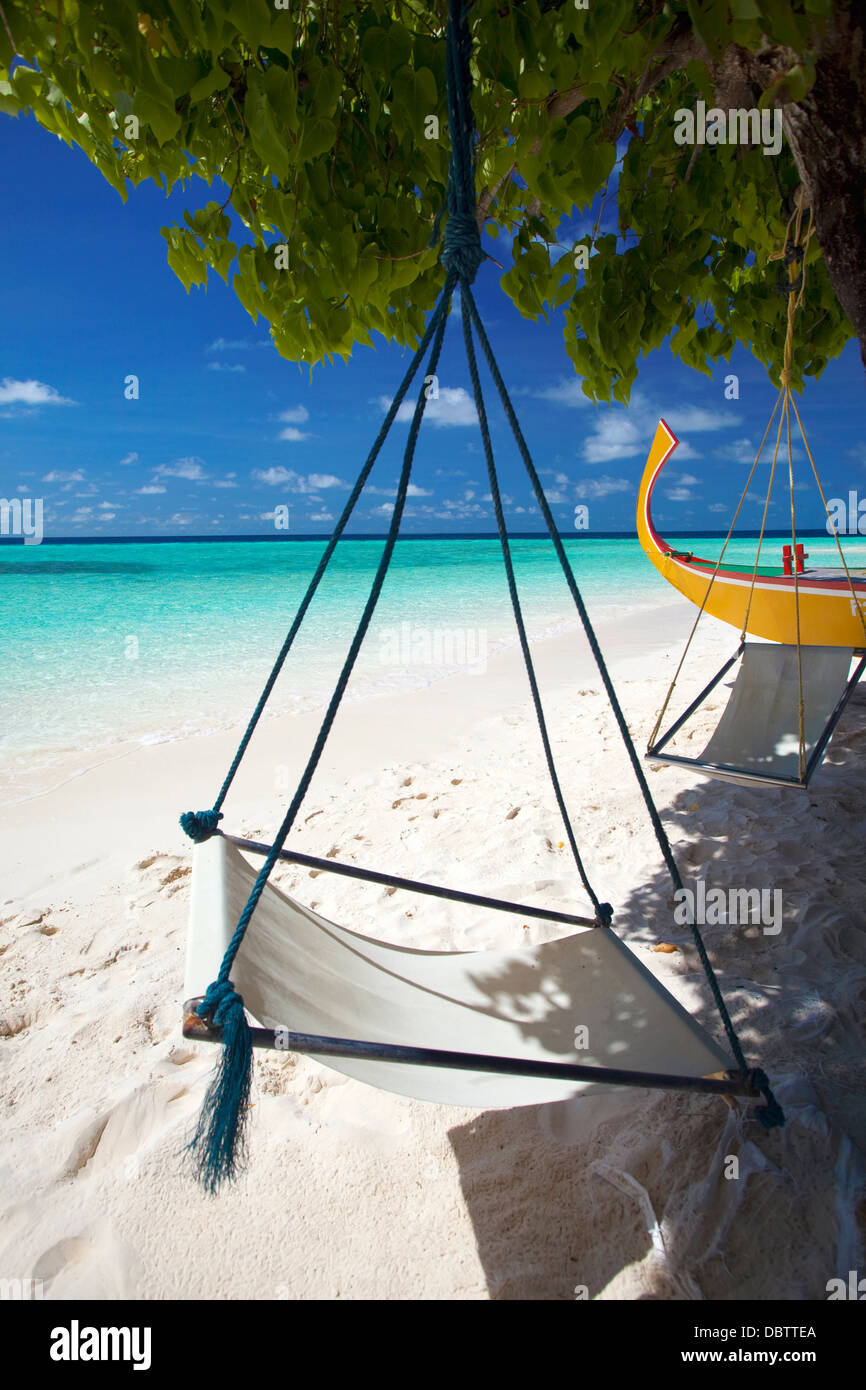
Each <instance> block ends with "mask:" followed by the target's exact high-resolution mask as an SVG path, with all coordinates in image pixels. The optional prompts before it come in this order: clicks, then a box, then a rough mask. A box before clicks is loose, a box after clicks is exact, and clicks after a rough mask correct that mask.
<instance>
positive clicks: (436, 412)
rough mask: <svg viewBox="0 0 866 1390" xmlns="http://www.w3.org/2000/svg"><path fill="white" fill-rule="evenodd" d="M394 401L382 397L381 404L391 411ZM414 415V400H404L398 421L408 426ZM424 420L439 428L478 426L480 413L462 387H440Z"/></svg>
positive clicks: (425, 410) (388, 397)
mask: <svg viewBox="0 0 866 1390" xmlns="http://www.w3.org/2000/svg"><path fill="white" fill-rule="evenodd" d="M392 400H393V397H391V396H380V397H379V404H380V405H381V407H382V409H383V410H385V411H387V410H390V409H391V402H392ZM414 414H415V402H414V400H412V401H410V400H404V401H403V402H402V403H401V405H400V409H399V410H398V411H397V416H396V419H397V421H398V423H399V424H408V423H410V422H411V420H412V418H413V416H414ZM424 420H425V421H428V420H429V421H430V423H431V424H433V425H438V426H448V425H477V424H478V412H477V411H476V409H475V402H474V401H473V399H472V397H471V396H470V395H469V392H468V391H466V390H464V388H463V387H462V386H440V387H439V396H438V398H437V397H434V396H430V397H429V399H428V401H427V404H426V406H425V407H424Z"/></svg>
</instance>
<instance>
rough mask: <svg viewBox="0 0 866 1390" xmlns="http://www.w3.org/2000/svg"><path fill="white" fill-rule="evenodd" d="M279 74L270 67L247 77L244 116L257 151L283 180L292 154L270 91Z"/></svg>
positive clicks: (251, 73) (286, 174) (252, 72)
mask: <svg viewBox="0 0 866 1390" xmlns="http://www.w3.org/2000/svg"><path fill="white" fill-rule="evenodd" d="M272 75H273V76H272ZM277 76H278V74H277V73H276V72H275V70H274V69H273V68H270V69H269V70H268V72H267V74H265V75H264V76H262V74H261V73H258V72H254V71H251V72H250V74H249V77H248V79H247V95H246V101H245V102H244V119H245V121H246V123H247V131H248V133H249V137H250V140H251V141H252V144H253V148H254V149H255V151H256V153H257V154H258V155H260V157H261V158H262V159H263V160H264V162H265V164H266V165H267V167H268V168H269V169H270V170H271V171H272V172H273V173H274V174H276V176H277V178H278V179H279V180H280V181H281V182H283V181H284V180H285V179H286V178H287V176H288V172H289V156H288V151H287V148H286V140H285V135H284V134H283V132H282V131H281V130H280V126H279V123H278V118H277V116H276V113H275V111H274V108H273V106H272V104H271V95H270V93H269V92H268V87H271V89H273V88H274V86H275V82H274V79H275V78H276V77H277ZM266 82H267V85H266Z"/></svg>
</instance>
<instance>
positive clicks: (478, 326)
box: [461, 287, 748, 1076]
mask: <svg viewBox="0 0 866 1390" xmlns="http://www.w3.org/2000/svg"><path fill="white" fill-rule="evenodd" d="M461 299H465V301H466V304H467V305H468V308H469V312H470V314H471V316H472V323H473V325H474V327H475V331H476V333H477V334H478V340H479V342H480V343H481V347H482V350H483V352H484V356H485V358H486V359H487V365H488V367H489V368H490V374H491V376H492V377H493V380H494V382H495V385H496V389H497V391H498V392H499V397H500V400H501V401H502V404H503V407H504V409H505V414H506V416H507V417H508V423H509V424H510V425H511V431H512V433H513V435H514V438H515V440H516V442H517V447H518V449H519V450H520V455H521V458H522V459H523V463H524V466H525V468H526V471H527V473H528V475H529V480H530V482H531V484H532V489H533V492H534V493H535V497H536V500H537V502H538V505H539V508H540V509H541V514H542V516H543V517H544V523H545V525H546V527H547V530H548V533H549V535H550V538H551V540H552V541H553V546H554V549H555V551H556V555H557V559H558V560H559V563H560V566H561V568H562V572H563V574H564V575H565V580H566V583H567V584H568V587H569V591H570V593H571V596H572V598H573V600H574V604H575V607H576V608H577V611H578V614H579V615H580V620H581V622H582V624H583V629H584V632H585V633H586V637H587V641H588V642H589V645H590V649H591V650H592V654H593V656H594V657H595V663H596V666H597V667H598V671H599V675H600V676H601V679H602V683H603V685H604V688H605V692H606V694H607V698H608V701H609V703H610V707H611V709H612V711H613V715H614V718H615V719H616V723H617V726H618V728H619V731H620V734H621V735H622V740H623V743H624V745H625V749H626V752H627V754H628V757H629V761H630V762H631V765H632V769H633V771H634V775H635V777H636V778H637V783H638V786H639V787H640V790H641V795H642V796H643V800H644V805H645V806H646V809H647V813H648V815H649V818H650V821H651V823H652V827H653V830H654V832H655V837H656V840H657V842H658V845H659V848H660V850H661V853H662V858H663V859H664V862H665V865H666V866H667V870H668V873H669V874H670V877H671V881H672V883H673V885H674V889H675V890H681V889H682V887H683V881H682V879H681V878H680V872H679V869H678V868H677V863H676V860H675V859H674V856H673V850H672V849H671V844H670V840H669V839H668V836H667V832H666V830H665V828H664V825H663V824H662V820H661V817H660V816H659V813H658V810H657V808H656V805H655V802H654V801H653V798H652V793H651V792H650V789H649V785H648V783H647V780H646V777H645V776H644V771H643V768H642V767H641V765H640V760H639V759H638V756H637V752H636V750H635V746H634V743H633V741H632V737H631V734H630V733H629V730H628V725H627V724H626V721H625V716H624V714H623V712H622V709H621V708H620V703H619V700H618V698H617V694H616V691H615V690H614V688H613V683H612V682H611V679H610V674H609V672H608V669H607V666H606V664H605V660H604V657H603V656H602V653H601V648H600V647H599V645H598V638H597V637H596V635H595V630H594V628H593V626H592V623H591V621H590V617H589V614H588V613H587V611H586V606H585V605H584V602H583V597H582V595H581V593H580V590H579V588H578V586H577V581H576V580H575V578H574V573H573V571H572V568H571V566H570V564H569V563H568V557H567V555H566V553H565V548H564V546H563V544H562V539H561V537H560V535H559V531H558V529H557V526H556V522H555V520H554V518H553V513H552V512H551V510H550V504H549V503H548V501H547V498H546V496H545V494H544V489H543V488H542V486H541V481H540V479H539V477H538V473H537V472H536V469H535V465H534V464H533V462H532V457H531V455H530V453H529V449H528V448H527V445H526V441H525V439H524V438H523V434H522V431H521V429H520V425H519V423H518V420H517V416H516V415H515V413H514V407H513V406H512V404H511V399H510V397H509V395H508V391H507V388H506V386H505V382H504V381H503V380H502V375H501V373H500V371H499V367H498V365H497V363H496V359H495V357H494V355H493V349H492V348H491V346H490V343H489V341H488V339H487V334H486V333H485V331H484V325H483V323H482V322H481V318H480V316H479V313H478V309H477V307H476V305H475V299H474V297H473V295H472V291H471V290H470V289H468V287H467V288H462V287H461ZM689 915H690V917H693V915H694V914H693V913H690V914H689ZM688 925H689V927H690V929H691V933H692V937H693V940H694V943H695V947H696V949H697V952H698V956H699V958H700V962H701V965H702V966H703V969H704V974H705V976H706V979H707V983H708V985H709V987H710V991H711V993H712V996H713V1000H714V1002H715V1005H716V1008H717V1010H718V1013H719V1017H720V1018H721V1020H722V1024H723V1026H724V1029H725V1033H726V1034H727V1038H728V1042H729V1043H730V1046H731V1051H732V1053H733V1055H734V1059H735V1061H736V1063H737V1066H738V1067H739V1069H740V1071H741V1072H742V1074H743V1075H744V1076H745V1075H746V1074H747V1073H748V1067H747V1065H746V1059H745V1057H744V1056H743V1050H742V1048H741V1046H740V1040H739V1038H738V1037H737V1034H736V1031H735V1029H734V1025H733V1023H732V1022H731V1017H730V1014H729V1013H728V1009H727V1006H726V1004H725V1001H724V999H723V997H722V992H721V990H720V988H719V983H718V980H717V979H716V974H715V971H714V970H713V967H712V965H711V963H710V958H709V956H708V955H707V949H706V946H705V945H704V941H703V937H702V936H701V933H700V930H699V928H698V925H697V923H696V922H695V921H692V920H690V921H689V923H688Z"/></svg>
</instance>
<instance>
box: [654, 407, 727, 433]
mask: <svg viewBox="0 0 866 1390" xmlns="http://www.w3.org/2000/svg"><path fill="white" fill-rule="evenodd" d="M665 419H666V420H667V422H668V424H669V425H670V427H671V429H672V430H673V432H674V434H675V435H676V436H677V438H679V436H680V435H681V434H700V433H702V432H703V431H705V430H725V429H729V428H730V426H731V425H738V424H739V423H740V417H739V415H736V414H734V413H733V412H732V411H728V410H705V409H704V408H703V406H699V405H686V406H674V408H673V410H671V411H667V410H666V411H665Z"/></svg>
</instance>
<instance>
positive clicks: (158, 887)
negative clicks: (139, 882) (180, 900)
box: [133, 854, 192, 897]
mask: <svg viewBox="0 0 866 1390" xmlns="http://www.w3.org/2000/svg"><path fill="white" fill-rule="evenodd" d="M133 868H135V869H137V870H138V872H139V873H140V874H141V875H142V877H144V878H146V879H149V880H150V884H151V885H152V886H153V889H154V890H155V891H156V892H158V893H162V894H164V896H165V897H172V896H173V895H174V894H175V893H178V892H181V891H183V889H185V888H186V886H187V883H188V881H189V877H190V875H191V873H192V868H191V866H190V865H189V864H187V863H185V862H184V860H182V859H180V858H179V857H178V856H177V855H174V854H151V855H149V856H148V857H147V858H146V859H139V861H138V863H137V864H135V865H133Z"/></svg>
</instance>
